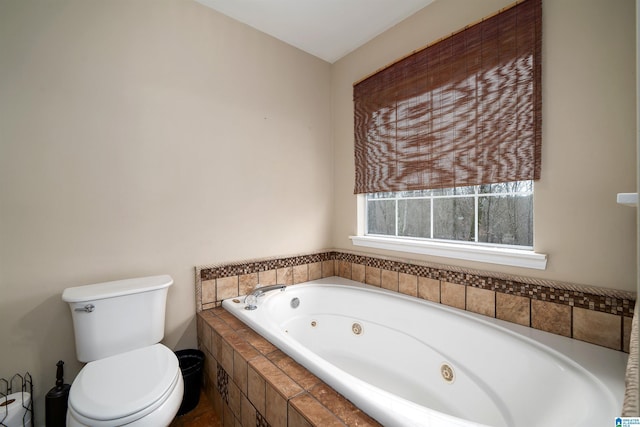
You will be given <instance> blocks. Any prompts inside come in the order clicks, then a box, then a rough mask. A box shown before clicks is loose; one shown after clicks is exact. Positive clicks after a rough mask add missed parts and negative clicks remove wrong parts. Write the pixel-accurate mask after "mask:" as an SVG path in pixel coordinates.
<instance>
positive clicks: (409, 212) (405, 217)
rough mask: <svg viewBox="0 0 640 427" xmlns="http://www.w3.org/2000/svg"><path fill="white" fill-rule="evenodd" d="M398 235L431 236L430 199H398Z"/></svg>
mask: <svg viewBox="0 0 640 427" xmlns="http://www.w3.org/2000/svg"><path fill="white" fill-rule="evenodd" d="M398 236H407V237H425V238H429V237H431V200H429V199H409V200H399V201H398Z"/></svg>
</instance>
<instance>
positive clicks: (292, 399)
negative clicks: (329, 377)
mask: <svg viewBox="0 0 640 427" xmlns="http://www.w3.org/2000/svg"><path fill="white" fill-rule="evenodd" d="M197 321H198V339H199V345H200V348H201V349H203V351H204V352H205V355H206V362H205V392H206V393H208V395H209V397H210V398H211V401H212V402H213V404H214V408H215V411H216V413H217V414H218V415H219V417H220V418H221V419H222V422H223V425H224V426H229V427H231V426H243V427H255V426H259V427H260V426H272V427H283V426H290V427H306V426H323V427H324V426H327V427H330V426H345V425H346V426H363V427H365V426H379V425H380V424H378V423H377V422H376V421H375V420H373V419H372V418H370V417H369V416H368V415H366V414H364V413H363V412H362V411H360V410H359V409H358V408H356V407H355V406H354V405H353V404H351V403H350V402H349V401H348V400H346V399H345V398H344V397H342V396H341V395H339V394H338V393H336V392H335V391H334V390H332V389H331V388H330V387H329V386H327V385H326V384H325V383H324V382H322V381H321V380H320V379H319V378H317V377H316V376H314V375H313V374H311V373H310V372H308V371H307V370H306V369H304V368H303V367H302V366H300V365H298V364H297V363H296V362H295V361H294V360H293V359H291V358H290V357H289V356H287V355H285V354H284V353H283V352H282V351H280V350H278V349H277V348H276V347H274V346H273V345H272V344H271V343H269V342H268V341H267V340H265V339H264V338H262V337H261V336H260V335H258V334H257V333H255V332H254V331H252V330H251V329H249V328H248V327H247V326H246V325H245V324H244V323H242V322H240V321H239V320H237V319H236V318H235V317H233V316H232V315H231V314H230V313H228V312H226V311H225V310H224V309H222V308H220V307H218V308H214V309H210V310H205V311H201V312H200V313H198V317H197Z"/></svg>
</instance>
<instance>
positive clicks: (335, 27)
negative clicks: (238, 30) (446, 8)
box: [196, 0, 433, 63]
mask: <svg viewBox="0 0 640 427" xmlns="http://www.w3.org/2000/svg"><path fill="white" fill-rule="evenodd" d="M196 1H197V2H198V3H202V4H203V5H205V6H209V7H211V8H212V9H215V10H217V11H218V12H220V13H222V14H224V15H227V16H230V17H231V18H233V19H235V20H237V21H240V22H243V23H245V24H247V25H249V26H251V27H253V28H256V29H258V30H260V31H262V32H264V33H267V34H269V35H271V36H273V37H275V38H277V39H279V40H282V41H283V42H285V43H288V44H290V45H292V46H295V47H297V48H299V49H302V50H304V51H305V52H308V53H310V54H312V55H314V56H317V57H318V58H321V59H324V60H325V61H327V62H329V63H334V62H335V61H337V60H338V59H340V58H342V57H343V56H345V55H346V54H348V53H349V52H351V51H353V50H355V49H357V48H358V47H360V46H362V45H363V44H365V43H366V42H368V41H369V40H371V39H373V38H374V37H375V36H377V35H378V34H380V33H382V32H384V31H385V30H387V29H389V28H391V27H393V26H394V25H395V24H397V23H398V22H400V21H402V20H404V19H405V18H407V17H409V16H411V15H413V14H414V13H415V12H417V11H418V10H420V9H422V8H423V7H425V6H427V5H428V4H430V3H431V2H432V1H433V0H196Z"/></svg>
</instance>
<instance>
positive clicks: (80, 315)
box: [62, 275, 173, 362]
mask: <svg viewBox="0 0 640 427" xmlns="http://www.w3.org/2000/svg"><path fill="white" fill-rule="evenodd" d="M172 284H173V279H172V278H171V276H168V275H161V276H151V277H140V278H136V279H126V280H117V281H113V282H104V283H97V284H94V285H85V286H76V287H73V288H67V289H65V290H64V292H63V293H62V300H63V301H66V302H67V303H68V304H69V308H70V309H71V317H72V319H73V329H74V333H75V339H76V355H77V357H78V360H79V361H81V362H90V361H92V360H97V359H102V358H105V357H108V356H112V355H115V354H119V353H124V352H125V351H129V350H134V349H137V348H141V347H145V346H148V345H152V344H155V343H158V342H160V340H162V338H163V337H164V319H165V308H166V302H167V292H168V291H169V286H171V285H172Z"/></svg>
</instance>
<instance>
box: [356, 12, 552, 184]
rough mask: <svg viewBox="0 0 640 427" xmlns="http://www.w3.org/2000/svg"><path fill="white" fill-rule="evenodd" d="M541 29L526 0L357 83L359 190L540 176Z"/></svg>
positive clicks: (540, 15)
mask: <svg viewBox="0 0 640 427" xmlns="http://www.w3.org/2000/svg"><path fill="white" fill-rule="evenodd" d="M541 33H542V5H541V0H526V1H524V2H521V3H517V4H516V5H514V6H512V7H510V8H508V9H506V10H504V11H501V12H500V13H498V14H496V15H494V16H492V17H489V18H486V19H484V20H483V21H481V22H479V23H477V24H475V25H473V26H469V27H467V28H465V29H464V30H462V31H460V32H458V33H455V34H453V35H451V36H449V37H448V38H446V39H443V40H441V41H439V42H437V43H435V44H432V45H430V46H427V47H426V48H424V49H422V50H420V51H418V52H416V53H414V54H412V55H410V56H408V57H406V58H404V59H402V60H400V61H398V62H396V63H394V64H392V65H390V66H389V67H387V68H385V69H383V70H382V71H379V72H377V73H376V74H374V75H372V76H371V77H369V78H367V79H365V80H363V81H361V82H359V83H356V84H355V85H354V91H353V96H354V108H355V163H356V183H355V193H376V192H386V191H403V190H417V189H433V188H450V187H459V186H466V185H478V184H491V183H497V182H509V181H518V180H529V179H539V177H540V161H541V159H540V157H541V156H540V155H541V139H542V123H541V115H542V114H541V112H542V99H541V98H542V90H541V68H542V67H541V50H542V34H541Z"/></svg>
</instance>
